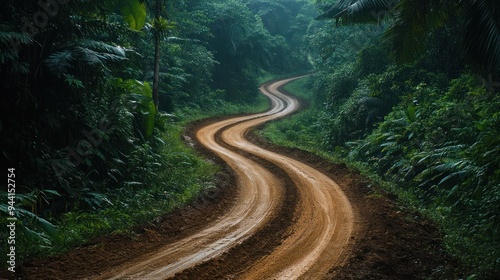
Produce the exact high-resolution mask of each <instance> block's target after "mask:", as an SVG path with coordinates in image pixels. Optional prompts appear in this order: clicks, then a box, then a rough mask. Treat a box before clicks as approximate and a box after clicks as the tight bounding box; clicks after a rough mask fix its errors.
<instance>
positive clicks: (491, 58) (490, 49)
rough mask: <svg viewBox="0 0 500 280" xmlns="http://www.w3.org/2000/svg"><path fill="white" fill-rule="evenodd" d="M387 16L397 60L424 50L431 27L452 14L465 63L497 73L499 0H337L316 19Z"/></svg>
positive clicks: (499, 57)
mask: <svg viewBox="0 0 500 280" xmlns="http://www.w3.org/2000/svg"><path fill="white" fill-rule="evenodd" d="M386 14H390V15H391V18H392V19H393V20H392V21H391V24H390V27H389V29H388V30H387V31H386V34H385V37H386V38H387V39H389V40H390V41H391V42H392V50H393V53H394V55H395V57H396V58H397V59H399V60H400V61H410V60H412V59H414V58H416V57H417V56H418V55H419V54H420V53H422V51H423V50H424V42H425V37H426V36H427V34H429V33H430V32H432V31H434V30H436V29H438V28H440V27H443V26H445V25H446V24H447V23H448V22H450V20H454V19H457V20H458V21H459V22H460V24H461V29H462V30H463V33H462V38H461V39H462V48H463V50H464V53H465V57H466V61H467V63H468V64H469V65H470V66H471V67H472V68H473V69H474V70H475V71H476V72H478V73H481V74H487V75H492V76H493V77H496V75H497V74H498V73H499V70H500V1H498V0H430V1H416V0H339V1H337V2H336V3H335V4H333V5H331V6H329V7H327V9H326V10H325V12H324V13H323V14H322V15H320V16H319V17H317V19H335V20H337V23H338V24H355V23H368V22H375V23H380V21H381V20H382V19H383V18H384V16H385V15H386Z"/></svg>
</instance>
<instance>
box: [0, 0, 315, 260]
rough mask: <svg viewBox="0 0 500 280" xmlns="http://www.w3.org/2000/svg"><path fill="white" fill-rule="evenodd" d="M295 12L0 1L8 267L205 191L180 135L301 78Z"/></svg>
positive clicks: (258, 104) (124, 226) (160, 1)
mask: <svg viewBox="0 0 500 280" xmlns="http://www.w3.org/2000/svg"><path fill="white" fill-rule="evenodd" d="M305 3H306V2H305V1H300V0H297V1H278V2H274V1H240V0H228V1H218V0H213V1H202V0H188V1H165V0H148V1H143V0H106V1H92V0H78V1H67V0H54V1H36V0H30V1H17V0H8V1H2V3H1V4H0V11H1V12H0V84H1V85H0V87H1V92H2V96H3V97H2V102H1V104H0V111H1V120H0V131H1V134H2V137H1V139H0V162H1V168H2V170H4V174H7V173H6V172H7V170H8V169H7V168H13V169H10V170H12V172H11V173H13V174H14V175H15V178H14V179H15V195H13V194H14V193H11V191H12V192H13V189H12V188H10V187H9V188H2V189H1V190H0V199H1V201H0V212H1V213H2V216H1V218H0V222H1V223H2V224H5V223H6V222H7V218H8V217H9V216H11V214H12V215H14V216H15V217H17V218H18V222H17V236H16V242H17V245H18V246H17V250H18V251H17V261H18V265H19V264H20V261H22V260H24V259H25V258H26V257H29V256H35V255H38V254H42V255H46V254H47V252H57V251H60V250H64V249H67V248H69V247H70V246H73V245H75V244H78V243H81V242H84V241H85V240H88V239H89V238H92V237H93V236H96V235H97V234H101V233H103V232H110V231H126V230H128V228H130V227H132V226H133V225H135V224H137V223H140V222H144V221H145V220H148V219H152V218H153V217H155V216H159V215H161V214H163V213H166V212H168V211H170V210H171V209H172V208H174V207H176V206H178V205H179V204H182V203H185V202H187V201H189V200H190V199H192V198H194V197H196V195H198V194H199V193H201V192H203V190H205V189H207V188H210V187H212V186H213V183H212V180H213V175H214V174H215V172H216V168H215V167H214V166H213V165H211V164H209V163H207V162H205V161H203V160H202V159H199V158H197V157H196V156H195V154H194V152H193V151H192V150H191V149H189V148H186V147H185V146H184V145H183V144H182V137H181V135H180V134H181V129H182V125H184V124H185V123H186V122H187V121H189V120H194V119H197V118H200V117H207V116H210V115H215V114H227V113H231V112H232V113H240V112H241V111H243V110H245V111H249V110H252V111H255V110H262V109H264V108H265V106H266V105H265V100H264V99H263V98H256V96H257V94H256V93H257V92H258V91H257V77H258V75H260V74H261V73H262V71H267V72H271V73H286V72H290V71H292V70H293V69H294V68H295V67H298V65H300V67H302V68H308V67H310V65H309V64H308V61H307V59H306V53H305V51H304V49H301V48H300V46H303V42H304V35H305V31H302V30H304V29H303V28H300V25H301V24H304V23H305V22H308V21H309V20H310V18H311V17H312V14H313V9H312V6H310V5H309V6H307V7H305V6H304V4H305ZM273 12H274V13H278V14H281V13H282V12H284V14H283V17H280V18H279V19H278V18H274V17H273V16H269V15H270V13H273ZM273 20H282V21H286V22H287V24H289V26H291V27H293V29H287V28H286V29H279V30H278V29H275V28H274V27H276V25H277V24H278V22H273ZM273 28H274V29H273ZM292 31H294V32H292ZM295 31H300V32H295ZM301 34H302V35H301ZM290 53H293V55H292V56H289V54H290ZM297 61H301V62H300V63H299V62H297ZM231 102H240V103H231ZM242 102H245V103H246V105H242ZM238 104H239V105H238ZM252 107H253V108H252ZM6 176H7V175H6ZM8 190H9V192H8ZM9 193H10V195H9ZM9 207H10V208H9ZM7 230H8V229H7V228H6V227H3V228H2V229H1V230H0V239H2V248H3V242H4V241H5V240H7V239H6V238H7V235H8V234H9V232H7ZM5 258H6V254H4V253H2V257H0V259H1V260H2V267H4V266H5V265H6V262H5Z"/></svg>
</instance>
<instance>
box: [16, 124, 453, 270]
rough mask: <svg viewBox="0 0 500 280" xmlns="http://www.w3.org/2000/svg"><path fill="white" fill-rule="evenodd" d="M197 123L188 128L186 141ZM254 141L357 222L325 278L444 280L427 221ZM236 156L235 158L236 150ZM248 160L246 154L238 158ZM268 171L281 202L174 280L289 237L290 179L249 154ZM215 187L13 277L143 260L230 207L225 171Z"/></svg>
mask: <svg viewBox="0 0 500 280" xmlns="http://www.w3.org/2000/svg"><path fill="white" fill-rule="evenodd" d="M212 122H215V120H211V121H203V122H199V123H197V124H196V125H193V126H192V127H190V129H189V131H188V132H187V134H188V135H190V137H191V138H192V139H195V137H194V133H195V131H197V129H198V128H200V127H204V126H206V124H208V123H212ZM247 136H249V137H250V138H251V140H252V142H254V143H258V145H259V146H261V147H265V148H266V149H268V150H271V151H275V152H278V153H280V154H283V155H286V156H287V157H290V158H294V159H296V160H299V161H301V162H304V163H306V164H308V165H310V166H312V167H314V168H316V169H318V170H320V171H322V172H323V173H324V174H326V175H328V176H329V177H330V178H331V179H333V180H334V181H335V182H336V183H337V184H338V185H340V186H341V188H342V190H343V192H344V193H345V194H346V196H347V197H348V199H349V201H350V203H351V204H352V206H353V208H354V211H355V212H356V213H358V214H357V216H356V220H355V222H356V225H355V231H354V233H353V234H352V238H351V241H350V243H349V244H350V249H349V250H348V258H346V260H345V261H343V262H340V265H339V263H334V262H333V261H332V263H330V264H328V265H329V267H333V268H332V269H330V271H329V272H328V274H327V275H326V276H325V277H326V278H329V279H429V278H430V279H450V278H457V277H458V276H459V275H458V274H455V275H454V273H453V271H454V269H453V268H454V267H457V265H458V263H457V262H456V261H455V260H453V259H452V258H450V257H449V256H448V255H446V253H445V252H444V250H443V248H442V245H441V243H442V242H441V241H442V237H441V235H440V234H439V231H438V230H437V229H436V227H435V226H434V225H432V223H431V222H429V221H428V220H426V219H424V218H422V217H420V216H419V215H417V214H415V213H412V212H409V211H407V210H405V209H403V208H401V207H400V206H398V204H397V203H396V202H395V197H394V196H392V195H390V194H387V193H384V192H383V191H382V190H380V189H379V188H378V187H376V186H373V185H372V184H370V182H369V181H367V180H366V179H364V178H363V177H362V176H361V175H359V173H358V172H356V171H354V170H349V169H348V168H347V167H346V166H345V165H338V164H332V163H329V162H327V161H325V160H323V159H321V158H319V157H317V156H315V155H312V154H310V153H307V152H304V151H300V150H297V149H289V148H282V147H277V146H275V145H272V144H269V143H266V142H265V141H263V140H262V139H260V138H259V137H257V136H256V135H255V134H247ZM196 146H197V148H198V149H199V150H200V152H201V153H203V154H204V155H205V156H207V157H208V158H210V159H212V160H214V161H216V162H218V163H219V164H221V165H223V166H225V164H224V163H223V162H222V161H220V160H218V159H217V158H216V157H215V156H214V155H213V154H212V153H211V152H209V151H207V150H206V149H203V148H201V147H200V146H198V145H196ZM240 153H241V152H240ZM243 154H245V153H243ZM245 155H246V156H249V155H248V154H245ZM249 157H250V158H252V159H253V160H254V161H256V162H259V163H260V164H262V165H265V166H266V168H268V169H270V170H273V172H274V173H276V174H278V175H277V176H278V177H279V178H281V181H282V185H283V189H284V191H283V194H282V196H283V197H284V198H283V200H282V202H281V203H280V204H279V205H277V206H276V209H277V210H276V211H275V212H274V214H273V215H272V216H271V217H270V218H269V221H268V222H267V223H266V224H265V225H264V226H263V227H261V228H259V229H258V231H256V232H255V234H253V235H252V236H251V237H250V238H248V239H246V240H244V241H243V242H242V243H241V244H240V245H238V246H236V247H234V248H232V249H230V250H228V251H227V252H225V253H224V254H222V255H220V256H218V257H216V258H213V259H211V260H210V261H207V262H204V263H202V264H200V265H197V266H195V267H193V268H190V269H187V270H184V271H183V272H182V273H181V274H177V275H176V276H175V278H177V279H227V278H229V277H231V275H233V276H234V275H241V273H243V272H244V269H243V268H244V267H252V266H254V265H255V266H257V267H259V260H262V258H263V257H264V256H267V255H269V254H271V252H272V251H273V250H274V248H276V247H278V246H279V245H280V244H281V243H282V242H284V240H285V239H286V238H287V237H288V236H290V234H292V233H291V232H290V230H289V229H291V227H292V224H293V223H294V222H295V221H296V219H298V218H297V214H296V212H297V209H296V205H297V203H298V196H297V191H296V189H295V187H294V184H293V182H292V180H291V179H290V178H289V177H288V176H287V175H286V174H284V172H283V171H282V170H281V169H280V168H277V167H276V166H275V165H274V164H272V163H269V162H268V161H263V160H262V159H260V158H258V157H255V156H249ZM216 181H217V188H216V189H214V190H210V191H208V192H207V193H206V194H204V195H203V196H202V197H201V198H200V199H198V200H197V201H195V202H194V203H193V204H192V205H190V206H186V207H184V208H182V209H178V210H176V211H174V212H173V213H171V214H169V215H166V216H164V217H161V218H158V219H156V220H155V221H152V222H149V223H147V224H145V225H144V226H142V227H138V228H136V229H135V230H134V234H133V235H120V234H111V235H107V236H103V237H99V238H96V239H95V240H93V241H92V242H90V243H89V244H86V245H84V246H80V247H78V248H76V249H74V250H72V251H70V252H68V253H66V254H64V255H61V256H53V257H49V258H47V259H44V260H33V261H30V262H27V263H25V264H24V265H23V266H22V267H19V269H18V270H19V272H18V273H16V277H17V279H82V278H95V277H96V276H98V275H101V274H103V273H105V272H108V271H111V270H113V269H114V268H116V267H119V266H121V265H123V264H125V263H128V262H130V261H132V260H135V259H136V258H137V257H140V256H148V254H149V253H150V252H153V251H156V250H157V249H158V248H159V247H164V246H165V245H166V244H172V243H174V242H176V241H178V240H181V239H183V238H184V237H186V236H190V235H192V234H194V233H196V232H198V231H200V230H201V229H203V228H205V227H206V226H207V225H209V224H211V223H212V222H214V221H215V220H217V219H218V218H220V217H221V216H223V215H224V214H225V213H227V211H228V209H230V208H232V207H233V206H234V199H233V198H234V197H236V196H238V190H237V189H236V188H234V186H235V185H236V182H235V177H234V174H233V171H232V170H231V169H229V168H228V167H227V166H226V168H225V169H224V170H223V171H222V172H220V173H219V174H218V176H217V178H216Z"/></svg>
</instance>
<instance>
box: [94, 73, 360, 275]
mask: <svg viewBox="0 0 500 280" xmlns="http://www.w3.org/2000/svg"><path fill="white" fill-rule="evenodd" d="M291 80H292V79H287V80H282V81H278V82H275V83H271V84H266V85H264V86H262V87H261V91H262V92H263V93H264V94H265V95H267V96H268V98H269V99H270V100H271V103H272V106H271V109H270V110H269V111H267V112H265V113H261V114H256V115H250V116H243V117H236V118H230V119H226V120H223V121H220V122H216V123H213V124H211V125H208V126H205V127H203V128H201V129H199V130H198V131H197V133H196V138H197V140H198V141H199V142H200V143H201V144H202V145H203V146H205V147H206V148H208V149H209V150H211V151H212V152H213V153H214V154H216V155H217V156H218V157H219V158H221V159H222V160H224V161H225V162H226V164H227V165H228V166H230V167H231V169H232V170H233V171H234V172H235V175H236V178H237V182H238V195H237V197H236V198H235V203H234V205H233V207H232V208H231V209H230V210H229V211H228V212H227V213H226V214H225V215H224V216H222V217H220V218H219V219H218V220H216V221H215V222H214V223H213V224H210V225H209V226H207V227H206V228H204V229H202V230H200V231H199V232H197V233H195V234H193V235H190V236H187V237H186V238H184V239H182V240H179V241H177V242H175V243H173V244H168V245H167V246H165V247H164V248H160V249H159V250H158V251H157V252H154V253H152V254H150V255H149V256H147V257H146V258H144V257H142V258H141V260H136V261H133V263H132V264H125V265H124V266H121V267H118V268H116V269H114V270H112V271H110V272H108V273H106V274H104V275H101V276H100V277H99V279H120V278H134V279H165V278H169V277H173V276H174V275H176V274H179V273H181V274H182V272H183V271H185V270H186V269H189V268H193V267H195V266H197V265H201V264H203V263H207V262H210V261H213V260H215V259H216V258H217V257H219V256H221V255H222V254H224V253H228V254H231V252H230V251H231V249H233V248H236V247H237V246H238V245H240V244H242V243H245V241H246V240H247V239H249V238H250V237H251V236H253V235H256V234H259V233H260V232H261V231H262V230H264V231H265V230H266V225H268V224H269V223H272V222H275V221H276V217H280V216H281V215H280V209H283V207H282V205H283V201H284V200H285V193H286V190H285V182H286V181H289V182H291V183H292V184H293V186H294V188H295V189H296V193H297V196H298V204H297V205H296V206H295V207H294V213H293V215H289V218H291V219H293V223H291V225H290V226H289V228H287V229H286V235H287V236H286V237H284V238H283V240H282V241H281V244H279V245H278V246H276V247H274V248H273V249H272V250H271V251H270V252H269V253H268V254H267V255H265V256H263V257H262V258H260V259H258V260H255V261H254V260H250V262H249V263H245V264H239V265H238V267H237V268H233V269H232V271H231V273H233V275H232V276H236V277H238V278H242V279H295V278H298V277H300V276H305V277H308V278H320V277H322V276H324V275H325V274H326V273H327V272H328V271H329V270H330V268H331V266H332V264H335V263H340V262H342V261H343V260H344V259H345V258H346V256H347V255H346V254H345V252H346V247H347V244H348V243H349V240H350V237H351V233H352V230H353V227H354V212H353V210H352V207H351V204H350V203H349V200H348V199H347V197H346V196H345V194H344V193H343V191H342V190H341V188H340V187H339V186H338V185H337V184H336V183H335V182H334V181H333V180H332V179H330V178H329V177H328V176H326V175H324V174H322V173H321V172H320V171H317V170H315V169H314V168H312V167H310V166H308V165H306V164H304V163H301V162H299V161H297V160H294V159H291V158H288V157H286V156H284V155H280V154H276V153H273V152H271V151H268V150H266V149H263V148H260V147H259V146H257V145H255V144H252V143H250V142H249V141H248V140H246V139H245V135H246V134H247V133H248V131H250V130H251V129H252V128H253V127H256V126H258V125H261V124H263V123H265V122H267V121H270V120H273V119H276V118H280V117H283V116H286V115H288V114H290V113H293V112H294V111H296V110H297V108H298V107H299V104H298V102H297V101H296V100H295V99H293V98H291V97H289V96H286V95H283V94H282V93H280V92H279V91H278V88H279V87H280V86H281V85H283V84H285V83H287V82H289V81H291ZM242 152H243V153H242ZM247 155H253V156H256V157H257V158H259V159H260V160H253V159H251V158H249V157H248V156H247ZM262 161H265V162H268V163H270V164H272V165H274V166H275V168H268V167H267V166H266V165H268V164H262V163H261V162H262ZM275 169H279V170H281V172H279V173H276V172H274V170H275ZM280 174H281V176H279V175H280ZM283 175H285V176H283ZM288 223H289V224H290V221H288ZM178 276H180V275H178Z"/></svg>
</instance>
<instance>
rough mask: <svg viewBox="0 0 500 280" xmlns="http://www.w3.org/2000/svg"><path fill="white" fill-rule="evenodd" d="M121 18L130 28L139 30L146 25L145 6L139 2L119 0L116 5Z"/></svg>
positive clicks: (135, 0) (136, 0) (137, 0)
mask: <svg viewBox="0 0 500 280" xmlns="http://www.w3.org/2000/svg"><path fill="white" fill-rule="evenodd" d="M118 6H119V9H120V12H121V13H122V16H123V18H124V19H125V21H126V22H127V23H128V25H129V26H130V28H132V29H134V30H140V29H141V28H142V27H143V26H144V24H145V23H146V5H145V4H144V3H141V2H140V1H139V0H120V1H119V3H118Z"/></svg>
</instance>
